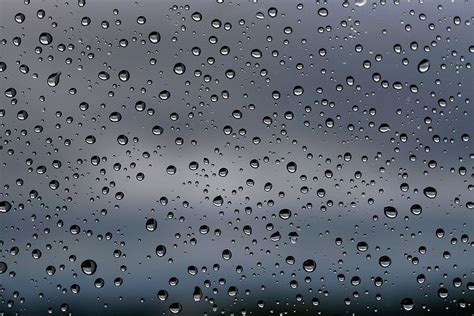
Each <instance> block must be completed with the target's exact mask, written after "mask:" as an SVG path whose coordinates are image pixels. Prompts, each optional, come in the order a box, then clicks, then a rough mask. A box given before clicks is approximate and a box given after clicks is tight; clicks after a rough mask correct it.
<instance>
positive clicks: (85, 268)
mask: <svg viewBox="0 0 474 316" xmlns="http://www.w3.org/2000/svg"><path fill="white" fill-rule="evenodd" d="M81 269H82V272H83V273H84V274H86V275H93V274H94V273H95V271H96V270H97V264H96V263H95V261H94V260H92V259H87V260H84V261H83V262H82V263H81Z"/></svg>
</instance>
